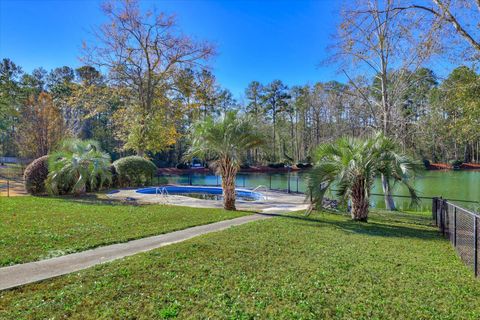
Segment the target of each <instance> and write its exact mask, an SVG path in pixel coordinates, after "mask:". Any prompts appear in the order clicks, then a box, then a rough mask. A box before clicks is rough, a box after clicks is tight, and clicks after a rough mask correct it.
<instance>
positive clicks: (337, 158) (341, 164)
mask: <svg viewBox="0 0 480 320" xmlns="http://www.w3.org/2000/svg"><path fill="white" fill-rule="evenodd" d="M396 149H397V148H396V144H395V142H394V141H393V140H392V139H390V138H386V137H385V136H384V135H383V134H381V133H376V134H375V135H373V136H371V137H369V138H366V139H359V138H341V139H339V140H337V141H336V142H335V143H332V144H324V145H321V146H319V148H318V149H317V151H316V159H317V163H316V165H315V166H314V168H313V169H312V171H311V173H310V177H309V190H310V198H311V199H312V206H316V207H318V206H321V204H322V201H323V196H324V195H325V192H326V191H327V190H329V189H331V188H332V187H333V186H334V187H335V189H336V190H334V192H336V194H337V195H338V196H339V197H341V199H342V200H344V201H347V200H350V201H351V205H352V208H351V215H352V219H353V220H358V221H367V219H368V207H369V197H370V193H371V189H372V186H373V183H374V181H375V179H376V178H377V177H379V176H381V175H384V176H385V178H386V179H389V180H393V182H394V183H402V184H403V185H405V186H406V187H407V189H408V191H409V193H410V198H411V199H412V202H414V203H415V202H417V201H418V197H417V194H416V192H415V189H414V188H413V186H412V185H411V184H410V181H409V177H410V175H411V174H412V173H415V172H416V171H417V170H418V169H419V168H420V166H419V164H418V163H416V162H415V161H413V160H411V159H410V158H409V157H407V156H406V155H403V154H399V153H397V152H396Z"/></svg>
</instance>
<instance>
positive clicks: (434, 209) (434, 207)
mask: <svg viewBox="0 0 480 320" xmlns="http://www.w3.org/2000/svg"><path fill="white" fill-rule="evenodd" d="M432 219H433V220H434V221H435V225H436V226H437V227H438V221H437V197H433V198H432Z"/></svg>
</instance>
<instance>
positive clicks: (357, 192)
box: [351, 180, 369, 222]
mask: <svg viewBox="0 0 480 320" xmlns="http://www.w3.org/2000/svg"><path fill="white" fill-rule="evenodd" d="M364 185H365V182H364V181H363V180H359V181H358V182H357V183H355V186H354V187H353V190H352V212H351V214H352V219H353V220H355V221H362V222H367V220H368V206H369V203H368V197H367V195H366V194H365V188H364Z"/></svg>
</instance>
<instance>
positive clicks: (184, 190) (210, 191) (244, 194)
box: [137, 185, 263, 201]
mask: <svg viewBox="0 0 480 320" xmlns="http://www.w3.org/2000/svg"><path fill="white" fill-rule="evenodd" d="M165 191H166V192H167V193H168V194H170V195H185V196H193V197H195V198H197V196H195V195H199V197H198V198H202V199H215V200H219V199H220V197H221V196H222V188H220V187H197V186H171V185H166V186H158V187H149V188H143V189H138V190H137V192H138V193H142V194H158V193H161V192H165ZM235 191H236V194H237V197H238V198H239V199H240V200H247V201H254V200H260V199H262V198H263V196H262V195H261V194H260V193H259V192H254V191H250V190H245V189H235ZM209 196H213V197H209Z"/></svg>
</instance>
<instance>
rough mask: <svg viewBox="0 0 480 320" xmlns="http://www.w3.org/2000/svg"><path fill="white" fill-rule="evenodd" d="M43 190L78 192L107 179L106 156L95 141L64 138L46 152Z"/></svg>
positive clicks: (107, 156) (92, 188)
mask: <svg viewBox="0 0 480 320" xmlns="http://www.w3.org/2000/svg"><path fill="white" fill-rule="evenodd" d="M48 169H49V174H48V178H47V181H46V186H47V189H48V190H49V191H50V192H51V193H53V194H61V193H75V194H81V193H85V192H86V191H87V188H89V189H90V190H97V189H99V188H101V187H102V186H103V185H104V183H105V182H107V181H108V182H110V181H111V179H112V175H111V172H110V156H109V155H108V153H105V152H103V151H102V149H101V148H100V145H99V143H98V142H97V141H94V140H79V139H67V140H64V141H62V143H61V144H60V147H59V148H58V151H56V152H53V153H51V154H50V155H49V161H48Z"/></svg>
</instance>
